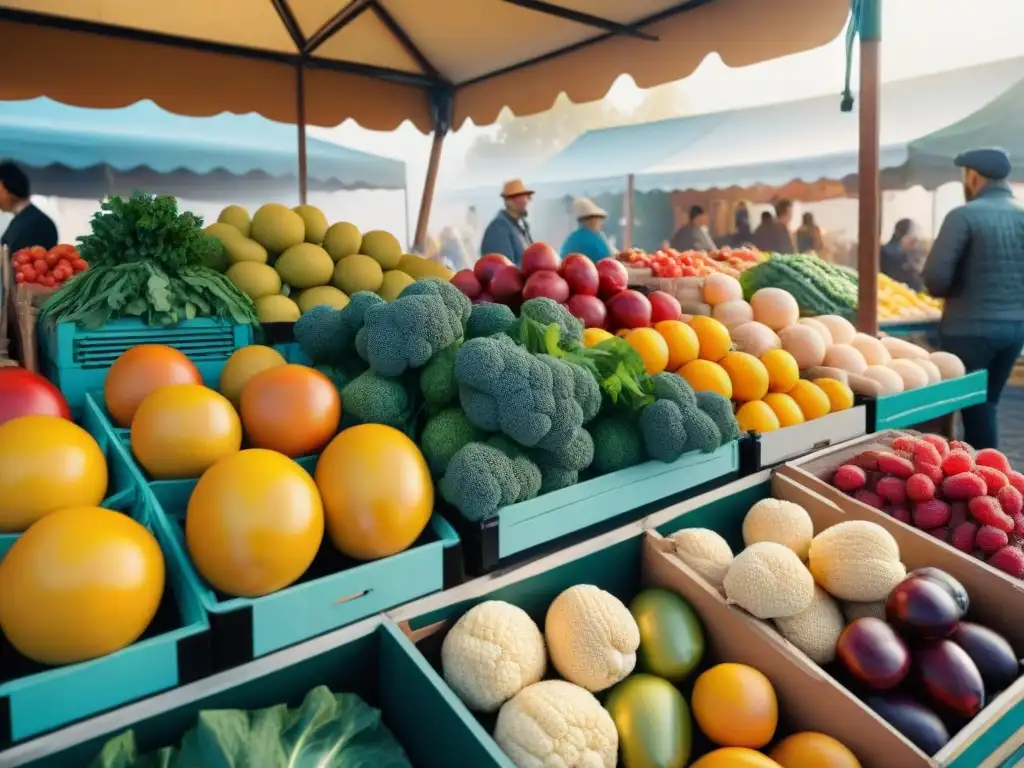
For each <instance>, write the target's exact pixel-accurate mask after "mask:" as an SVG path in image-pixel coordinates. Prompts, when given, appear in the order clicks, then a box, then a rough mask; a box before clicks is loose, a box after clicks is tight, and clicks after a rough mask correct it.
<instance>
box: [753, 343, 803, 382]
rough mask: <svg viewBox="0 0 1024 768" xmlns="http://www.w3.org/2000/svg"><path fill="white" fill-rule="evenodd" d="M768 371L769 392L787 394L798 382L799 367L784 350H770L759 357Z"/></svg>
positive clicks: (794, 359)
mask: <svg viewBox="0 0 1024 768" xmlns="http://www.w3.org/2000/svg"><path fill="white" fill-rule="evenodd" d="M761 362H762V363H764V367H765V369H766V370H767V371H768V391H769V392H789V390H791V389H792V388H793V385H794V384H796V383H797V382H798V381H799V380H800V366H798V365H797V364H796V358H795V357H793V356H792V355H791V354H789V352H787V351H786V350H784V349H770V350H768V351H767V352H765V353H764V354H763V355H761Z"/></svg>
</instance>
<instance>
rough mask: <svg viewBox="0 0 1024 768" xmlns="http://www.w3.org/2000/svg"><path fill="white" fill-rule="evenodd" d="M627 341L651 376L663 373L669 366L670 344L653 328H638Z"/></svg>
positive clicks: (628, 335)
mask: <svg viewBox="0 0 1024 768" xmlns="http://www.w3.org/2000/svg"><path fill="white" fill-rule="evenodd" d="M626 341H627V342H628V343H629V346H631V347H632V348H633V349H635V350H636V352H637V354H638V355H640V359H641V360H643V361H644V370H645V371H647V374H648V375H649V376H654V375H655V374H658V373H661V372H662V371H664V370H665V366H666V365H668V359H669V358H668V342H666V341H665V339H664V337H663V336H662V335H661V334H660V333H658V332H657V331H656V330H654V329H653V328H636V329H634V330H632V331H630V332H629V333H627V334H626Z"/></svg>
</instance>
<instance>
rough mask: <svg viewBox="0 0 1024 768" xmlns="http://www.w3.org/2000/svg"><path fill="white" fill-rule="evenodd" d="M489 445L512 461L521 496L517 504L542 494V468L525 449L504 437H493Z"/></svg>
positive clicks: (517, 499) (490, 438) (489, 440)
mask: <svg viewBox="0 0 1024 768" xmlns="http://www.w3.org/2000/svg"><path fill="white" fill-rule="evenodd" d="M487 445H489V446H491V447H492V448H497V449H498V450H499V451H501V452H502V453H504V454H505V455H506V456H508V457H509V458H510V459H511V460H512V469H513V470H514V471H515V473H516V479H517V480H518V481H519V495H518V496H517V497H516V502H520V501H528V500H529V499H532V498H534V497H536V496H537V494H538V493H540V485H541V474H540V468H539V467H538V466H537V465H536V464H534V463H533V461H532V460H531V459H530V457H529V456H527V455H526V452H525V451H524V449H523V447H522V446H521V445H518V444H516V443H515V442H513V441H512V440H509V439H508V438H507V437H505V436H504V435H492V436H491V437H489V438H488V439H487Z"/></svg>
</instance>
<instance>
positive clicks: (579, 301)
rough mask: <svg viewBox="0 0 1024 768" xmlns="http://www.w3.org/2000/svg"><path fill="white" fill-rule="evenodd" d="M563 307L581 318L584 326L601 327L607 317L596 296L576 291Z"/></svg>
mask: <svg viewBox="0 0 1024 768" xmlns="http://www.w3.org/2000/svg"><path fill="white" fill-rule="evenodd" d="M584 258H585V257H584ZM565 307H566V309H568V310H569V311H570V312H571V313H572V314H573V315H574V316H575V317H578V318H579V319H580V320H582V321H583V325H584V327H586V328H603V327H604V324H605V321H606V320H607V319H608V309H607V308H606V307H605V305H604V302H603V301H601V300H600V299H599V298H597V296H588V295H587V294H585V293H577V294H576V295H575V296H570V297H569V301H568V302H566V304H565Z"/></svg>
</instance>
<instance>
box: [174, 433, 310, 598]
mask: <svg viewBox="0 0 1024 768" xmlns="http://www.w3.org/2000/svg"><path fill="white" fill-rule="evenodd" d="M323 537H324V510H323V504H322V503H321V502H320V494H318V493H317V490H316V485H315V484H314V483H313V478H311V477H310V476H309V473H308V472H306V470H304V469H303V468H302V467H300V466H299V465H298V464H296V463H295V462H294V461H292V460H291V459H289V458H288V457H287V456H282V455H281V454H280V453H277V452H275V451H267V450H263V449H260V448H250V449H248V450H245V451H239V452H238V453H235V454H233V455H231V456H227V457H225V458H223V459H221V460H220V461H218V462H217V463H216V464H214V465H213V466H212V467H210V468H209V469H208V470H207V471H206V472H205V473H203V476H202V477H201V478H199V482H198V483H196V487H195V488H194V489H193V491H192V496H191V497H190V498H189V500H188V510H187V511H186V513H185V542H186V544H187V546H188V552H189V555H190V556H191V557H192V562H193V563H194V564H195V566H196V569H197V570H198V571H199V573H200V574H202V576H203V578H204V579H206V580H207V581H208V582H210V584H212V585H213V586H214V587H215V588H216V589H219V590H220V591H221V592H224V593H226V594H229V595H234V596H237V597H258V596H260V595H267V594H270V593H271V592H276V591H277V590H279V589H284V588H285V587H287V586H288V585H289V584H292V583H293V582H295V581H296V580H297V579H299V577H301V576H302V574H304V573H305V572H306V570H307V569H308V568H309V565H310V563H312V562H313V558H314V557H316V553H317V552H318V551H319V549H320V543H321V542H322V541H323Z"/></svg>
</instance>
